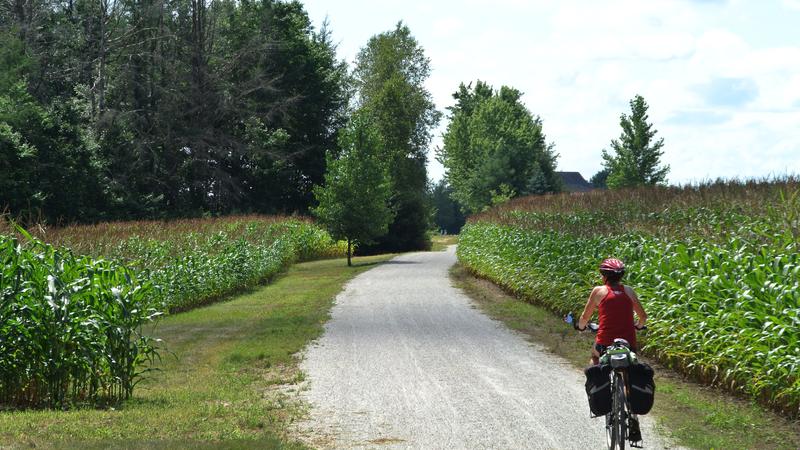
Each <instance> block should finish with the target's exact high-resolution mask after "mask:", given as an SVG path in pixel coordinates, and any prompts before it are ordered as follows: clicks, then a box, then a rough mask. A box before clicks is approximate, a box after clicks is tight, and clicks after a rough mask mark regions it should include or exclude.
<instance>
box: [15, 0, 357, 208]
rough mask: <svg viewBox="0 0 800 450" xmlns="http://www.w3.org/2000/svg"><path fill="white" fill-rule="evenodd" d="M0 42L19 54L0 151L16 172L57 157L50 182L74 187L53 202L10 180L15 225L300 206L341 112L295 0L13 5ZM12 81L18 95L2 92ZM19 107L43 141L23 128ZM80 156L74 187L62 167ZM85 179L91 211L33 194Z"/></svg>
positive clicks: (328, 50) (332, 60)
mask: <svg viewBox="0 0 800 450" xmlns="http://www.w3.org/2000/svg"><path fill="white" fill-rule="evenodd" d="M0 41H2V44H3V50H8V51H6V52H4V55H3V56H8V57H9V58H11V57H13V58H16V59H19V57H20V55H22V56H24V59H25V63H24V64H18V63H17V62H15V61H16V59H13V58H12V59H5V58H4V59H3V63H4V64H2V65H0V84H1V85H4V86H5V91H4V92H0V95H6V98H7V100H8V101H6V103H5V104H4V105H5V106H7V107H8V114H5V113H3V114H0V115H2V116H3V117H4V118H6V121H5V123H4V124H0V125H3V128H4V131H3V138H2V140H3V142H4V144H3V146H4V149H3V152H5V154H6V155H12V154H13V155H16V156H14V157H13V158H11V157H10V156H9V158H11V159H10V160H14V161H16V158H17V157H22V159H21V160H20V161H19V163H20V164H23V165H24V164H27V163H31V164H33V162H34V161H35V160H36V159H35V158H34V157H33V156H32V155H38V156H37V158H44V157H45V156H47V158H48V160H52V161H59V158H61V159H63V160H64V161H65V162H64V163H63V164H55V165H53V166H48V172H47V175H48V177H49V178H50V179H51V180H70V181H62V182H63V183H71V184H69V185H66V186H63V187H59V186H58V185H56V184H53V183H54V182H53V183H50V184H49V185H48V186H52V191H53V193H52V194H48V193H46V192H44V191H42V192H41V193H39V192H40V189H39V188H38V187H37V186H39V185H40V184H41V183H40V182H41V181H42V180H41V179H39V180H36V179H27V178H26V179H17V181H15V182H14V183H15V185H18V186H22V187H25V189H23V190H24V191H25V192H27V194H25V195H27V197H18V196H16V197H14V201H13V202H12V203H13V211H12V213H14V214H19V215H25V216H27V215H30V214H31V213H33V214H37V215H38V214H40V213H41V214H42V215H43V217H44V218H48V219H56V218H63V219H64V220H68V221H75V220H77V221H94V220H100V219H103V218H139V217H170V216H182V215H196V214H202V213H212V214H225V213H230V212H235V211H254V212H264V213H273V212H287V213H290V212H295V211H297V212H307V211H308V208H309V207H310V206H311V204H312V203H313V201H314V200H313V195H312V192H311V189H312V186H313V185H314V184H319V183H320V182H322V179H323V174H324V171H325V165H326V159H325V153H326V151H329V150H334V149H335V148H336V137H337V133H338V130H339V129H340V128H341V127H342V126H343V124H344V121H345V120H344V118H345V112H346V109H347V106H348V103H349V88H348V80H347V78H348V72H347V67H346V65H345V64H344V63H343V62H342V61H339V60H337V59H336V51H335V46H334V45H333V43H332V40H331V37H330V33H329V32H328V31H327V29H326V28H325V27H323V29H322V30H318V31H315V30H314V29H313V27H312V26H311V21H310V20H309V18H308V15H307V14H306V12H305V11H304V10H303V6H302V4H301V3H299V2H297V1H279V0H255V1H238V0H170V1H163V0H69V1H58V2H55V1H45V0H19V1H17V0H8V1H2V2H0ZM5 44H9V45H8V46H6V45H5ZM12 53H13V54H12ZM6 54H7V55H6ZM15 55H16V56H15ZM20 83H22V84H20ZM20 85H24V88H23V91H27V94H29V96H28V97H26V96H23V95H22V94H23V93H24V92H21V91H19V90H18V89H17V90H13V92H12V91H9V89H11V87H13V88H14V89H16V88H17V87H18V86H20ZM0 90H2V89H0ZM15 105H16V106H15ZM13 107H19V108H21V109H20V111H27V112H31V113H32V114H33V113H35V114H34V115H35V116H36V117H38V118H41V119H42V120H41V121H34V122H36V123H39V122H41V125H42V127H44V128H46V130H43V129H40V130H38V131H46V133H44V134H41V133H40V134H39V135H38V136H39V137H36V138H35V139H34V137H35V136H33V135H29V134H27V132H26V130H25V129H24V126H23V125H20V124H21V123H23V122H20V121H19V120H17V119H18V118H19V117H21V116H20V115H19V114H15V113H14V111H13ZM51 125H53V126H51ZM55 125H58V126H55ZM37 127H38V125H36V126H34V125H31V126H30V127H29V128H30V129H31V130H34V129H36V128H37ZM42 127H39V128H42ZM59 133H62V135H61V136H59ZM46 136H49V137H51V138H52V139H50V138H48V139H45V137H46ZM12 147H13V148H14V149H15V150H13V151H12V150H10V149H11V148H12ZM6 150H7V151H6ZM62 153H63V154H62ZM82 158H83V159H82ZM83 160H85V161H84V162H85V164H86V169H85V170H83V171H81V172H80V175H81V176H80V177H79V178H80V179H81V180H82V181H81V182H78V179H77V178H76V177H75V176H74V174H72V172H71V169H70V166H69V164H67V163H66V162H67V161H75V162H76V163H77V162H78V161H83ZM19 167H22V166H19ZM43 167H44V166H43ZM8 173H10V172H8ZM15 173H17V174H18V175H19V176H22V175H24V174H28V175H27V176H31V177H32V176H33V172H31V171H27V170H23V171H22V172H18V171H16V170H15ZM67 174H70V176H67ZM84 175H86V176H84ZM88 176H91V177H94V178H95V181H94V182H89V179H88V178H86V177H88ZM79 185H81V186H83V188H84V189H85V190H86V191H92V192H94V191H95V190H96V191H97V193H98V198H97V199H95V201H96V204H95V205H94V213H92V214H89V213H88V212H89V209H84V208H77V207H76V208H74V209H70V208H68V207H60V206H59V207H57V209H58V208H60V209H59V210H58V211H56V210H51V209H50V208H52V207H54V206H53V205H58V203H57V202H48V201H43V200H41V199H44V198H51V199H57V198H59V195H57V194H60V193H65V192H71V191H70V189H74V188H77V187H78V186H79ZM98 186H99V188H98ZM48 189H51V188H48ZM20 192H22V191H20ZM37 193H38V194H37ZM34 194H35V195H36V197H34ZM85 198H86V199H87V201H88V199H89V197H88V196H85ZM37 199H38V200H37ZM76 201H77V200H76ZM0 203H8V201H4V200H3V199H0ZM66 205H67V206H69V202H67V203H66ZM6 206H11V205H10V204H0V210H2V209H3V208H4V207H6ZM34 210H35V211H34ZM79 211H86V212H84V213H81V212H79Z"/></svg>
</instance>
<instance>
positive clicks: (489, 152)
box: [437, 81, 561, 212]
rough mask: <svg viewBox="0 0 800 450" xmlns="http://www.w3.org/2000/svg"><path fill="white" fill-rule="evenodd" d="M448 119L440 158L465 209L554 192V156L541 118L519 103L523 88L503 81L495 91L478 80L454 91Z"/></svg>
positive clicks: (557, 182)
mask: <svg viewBox="0 0 800 450" xmlns="http://www.w3.org/2000/svg"><path fill="white" fill-rule="evenodd" d="M453 97H454V98H455V99H456V104H455V106H453V107H451V108H449V109H450V119H451V121H450V124H449V125H448V127H447V131H446V132H445V135H444V147H442V148H441V149H440V150H439V152H438V155H437V156H438V159H439V161H440V162H441V163H442V164H443V165H444V167H445V173H446V177H447V180H448V182H449V183H450V185H451V186H452V189H453V197H454V198H455V199H456V200H457V201H458V202H459V203H460V204H461V205H463V208H464V209H465V211H466V212H478V211H481V210H483V209H484V208H486V207H488V206H490V205H491V204H492V203H493V202H497V201H500V199H507V198H511V197H515V196H518V195H528V194H542V193H548V192H557V191H559V190H560V189H561V182H560V179H559V177H558V176H557V175H556V173H555V161H556V158H557V155H556V154H555V153H554V152H553V145H552V144H547V142H546V140H545V135H544V133H543V132H542V121H541V119H539V118H538V117H534V116H533V114H531V112H530V111H528V109H527V108H526V107H525V106H524V105H523V104H522V102H521V101H520V98H521V97H522V93H521V92H520V91H518V90H516V89H513V88H510V87H507V86H503V87H501V88H500V90H499V91H495V90H494V89H493V88H492V87H491V86H489V85H488V84H486V83H484V82H482V81H478V82H477V83H476V84H475V86H474V87H473V86H472V84H470V85H464V84H463V83H462V84H461V86H459V89H458V91H457V92H456V93H455V94H453Z"/></svg>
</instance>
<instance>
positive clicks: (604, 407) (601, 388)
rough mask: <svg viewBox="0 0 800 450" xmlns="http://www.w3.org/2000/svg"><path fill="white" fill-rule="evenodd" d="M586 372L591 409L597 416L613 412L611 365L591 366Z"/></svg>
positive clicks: (587, 393)
mask: <svg viewBox="0 0 800 450" xmlns="http://www.w3.org/2000/svg"><path fill="white" fill-rule="evenodd" d="M583 373H584V374H586V395H587V396H588V397H589V410H591V411H592V414H593V415H595V416H604V415H606V414H608V413H610V412H611V379H610V375H611V366H609V365H605V366H590V367H587V368H586V370H584V371H583Z"/></svg>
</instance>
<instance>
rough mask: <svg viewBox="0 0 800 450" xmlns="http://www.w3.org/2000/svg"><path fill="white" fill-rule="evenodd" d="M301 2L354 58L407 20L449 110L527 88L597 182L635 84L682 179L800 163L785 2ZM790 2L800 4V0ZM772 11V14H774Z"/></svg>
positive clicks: (548, 130) (798, 88) (795, 50)
mask: <svg viewBox="0 0 800 450" xmlns="http://www.w3.org/2000/svg"><path fill="white" fill-rule="evenodd" d="M305 4H306V7H307V8H308V9H309V11H312V18H313V19H315V20H321V19H322V18H323V17H324V14H323V13H321V12H319V13H314V11H322V10H327V12H328V13H329V14H330V18H331V22H332V23H331V26H332V30H333V33H334V39H339V38H340V37H339V36H343V37H341V39H342V42H343V46H342V47H343V48H342V49H341V50H342V52H343V54H345V55H348V60H350V59H352V57H353V56H354V55H355V53H356V51H357V50H358V47H359V46H360V45H363V44H364V43H365V42H366V39H367V38H368V37H369V35H371V34H374V33H378V32H381V31H385V30H386V29H389V28H390V27H391V26H392V25H393V24H394V23H396V21H397V20H398V19H404V20H406V22H407V23H408V24H409V26H410V27H411V30H412V32H413V33H414V35H415V37H417V39H418V40H419V42H420V44H421V45H422V46H423V47H424V48H425V50H426V53H427V54H428V55H429V56H430V57H431V64H432V67H433V73H432V76H431V79H430V81H429V83H428V88H429V89H430V91H431V93H432V94H433V96H434V99H435V101H436V102H437V105H438V107H439V108H440V109H444V107H446V106H448V105H451V104H452V97H451V94H452V92H453V91H455V89H456V88H457V86H458V84H459V83H460V82H469V81H474V80H476V79H482V80H485V81H487V82H489V83H491V84H493V85H495V86H497V87H499V85H500V84H510V85H512V86H514V87H516V88H518V89H520V90H522V91H523V92H525V96H524V97H523V100H524V101H525V102H526V104H527V105H528V107H529V108H530V109H531V110H532V111H533V112H534V113H535V114H538V115H540V116H541V117H542V119H543V121H544V129H545V134H546V135H547V137H548V140H551V141H553V142H555V144H556V150H557V151H558V152H559V153H560V154H561V158H560V160H559V166H560V169H562V170H578V171H581V172H582V173H583V174H584V176H586V177H587V178H588V177H590V176H591V175H592V174H593V173H594V172H595V171H596V170H598V169H599V168H600V150H601V149H602V148H605V147H607V146H608V143H609V141H610V140H611V139H612V138H615V137H617V136H618V135H619V132H620V129H619V115H620V114H621V113H624V112H628V108H629V106H628V101H629V100H630V99H631V98H632V97H633V96H634V95H635V94H641V95H643V96H644V97H645V99H646V100H647V101H648V103H649V104H650V118H651V120H652V121H653V122H654V124H655V127H656V128H657V129H658V130H659V135H660V136H662V137H664V138H665V142H666V146H665V148H664V150H665V161H666V162H667V163H669V164H670V165H671V166H672V173H671V175H670V179H671V180H672V181H677V182H681V181H687V180H691V179H700V178H705V177H712V178H713V177H717V176H725V177H733V176H737V175H739V176H756V175H766V174H768V173H771V172H772V173H775V172H777V171H779V170H780V168H782V167H787V166H789V167H798V168H800V164H798V163H800V161H798V156H796V155H800V127H797V123H798V122H800V75H799V74H800V32H798V29H797V27H796V26H795V25H794V22H795V21H793V20H791V19H790V18H786V17H782V16H780V14H781V11H784V12H785V14H784V15H789V16H790V15H792V14H796V13H795V12H794V10H790V11H786V10H781V9H780V8H781V6H780V4H778V3H769V4H767V3H761V2H745V1H741V0H731V1H727V2H725V1H700V2H698V1H671V0H651V1H646V2H645V1H640V0H607V1H603V2H587V1H578V0H562V1H559V2H551V1H545V0H530V1H526V0H467V1H465V2H463V3H461V4H460V5H461V6H460V7H457V8H454V7H453V5H452V4H451V3H449V2H438V3H437V2H426V1H422V0H420V1H414V0H409V1H407V2H403V3H397V4H394V3H386V4H385V5H386V6H384V3H381V7H377V8H376V7H374V3H372V2H367V1H366V0H359V1H355V0H351V1H346V0H337V2H325V1H322V0H307V1H306V2H305ZM370 5H373V6H370ZM397 5H400V6H397ZM782 5H783V7H785V8H795V9H797V10H800V0H784V2H783V4H782ZM770 8H771V9H770ZM404 14H405V16H404ZM770 14H772V15H773V16H774V17H773V18H774V19H775V20H766V19H767V18H769V17H771V16H769V15H770ZM777 36H786V38H785V39H784V40H783V41H780V39H778V38H777ZM767 38H768V39H767ZM776 42H777V44H776ZM345 44H346V45H345ZM731 80H734V81H731ZM736 80H738V81H736ZM736 83H740V84H736ZM712 88H718V89H719V92H717V94H719V95H720V96H724V95H723V94H725V93H726V92H727V93H728V94H731V95H732V94H735V93H736V92H737V91H736V89H737V88H740V91H741V92H739V93H740V94H741V93H742V92H744V93H748V92H749V93H750V94H749V96H747V95H745V96H744V97H743V100H742V101H739V102H729V104H726V105H723V104H721V103H724V102H720V101H719V99H720V98H722V97H719V98H715V97H714V96H712V95H711V93H713V89H712ZM725 88H728V91H725ZM715 99H716V100H717V101H710V100H715ZM745 100H746V101H745ZM444 125H446V124H443V126H442V128H441V129H440V130H438V131H437V133H440V132H441V131H443V130H444ZM436 142H437V143H438V142H440V141H439V140H437V141H436ZM441 170H442V169H441V168H437V167H434V166H432V167H431V174H432V175H433V176H434V177H436V178H438V177H439V176H440V175H441Z"/></svg>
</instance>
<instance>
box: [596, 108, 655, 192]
mask: <svg viewBox="0 0 800 450" xmlns="http://www.w3.org/2000/svg"><path fill="white" fill-rule="evenodd" d="M630 105H631V114H630V115H629V116H628V115H625V114H624V113H623V114H622V115H621V116H620V119H619V124H620V126H621V127H622V134H620V136H619V139H612V140H611V149H612V150H613V153H611V152H608V151H606V150H605V149H604V150H603V165H604V166H605V168H606V169H608V179H607V180H606V184H607V185H608V187H609V188H612V189H615V188H622V187H635V186H641V185H655V184H660V183H663V182H664V181H665V180H666V178H667V173H669V166H661V157H662V156H663V155H664V152H663V151H662V150H661V148H662V147H664V138H660V139H657V140H654V138H655V135H656V133H657V131H656V130H655V129H653V125H652V124H650V123H648V121H647V120H648V116H647V109H648V105H647V102H645V100H644V98H643V97H642V96H641V95H637V96H636V97H634V98H633V100H631V101H630Z"/></svg>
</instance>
